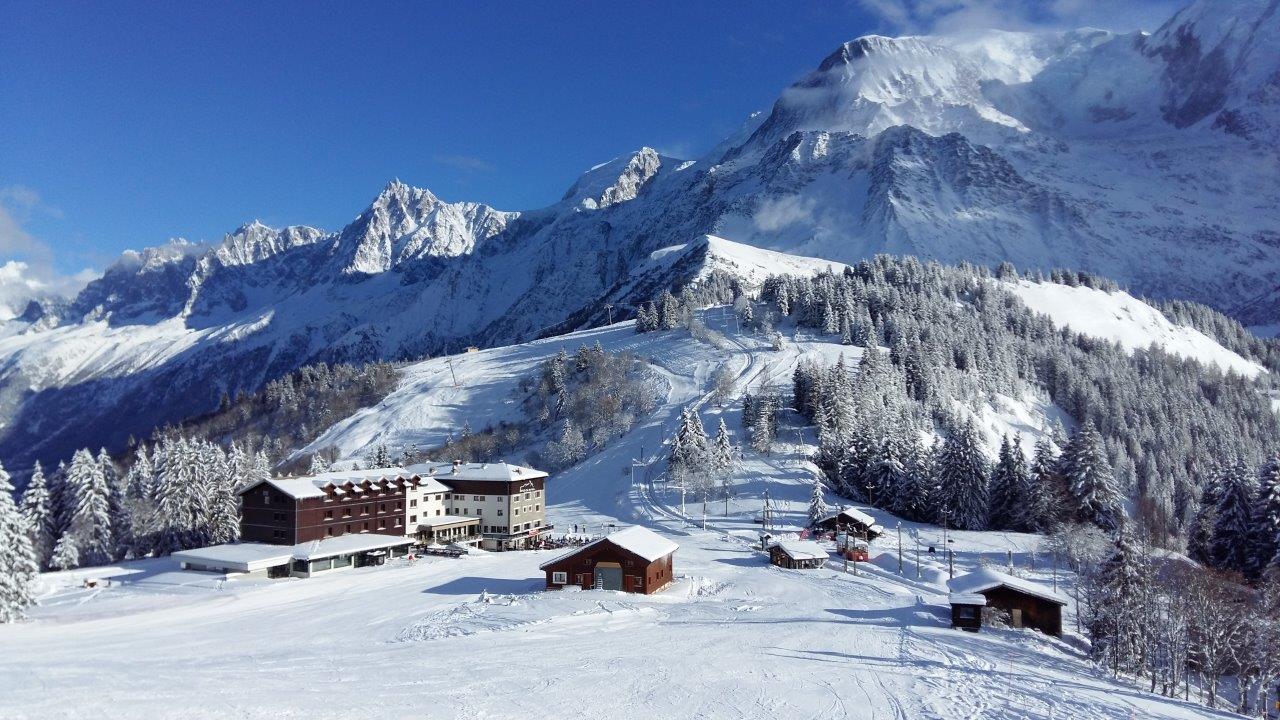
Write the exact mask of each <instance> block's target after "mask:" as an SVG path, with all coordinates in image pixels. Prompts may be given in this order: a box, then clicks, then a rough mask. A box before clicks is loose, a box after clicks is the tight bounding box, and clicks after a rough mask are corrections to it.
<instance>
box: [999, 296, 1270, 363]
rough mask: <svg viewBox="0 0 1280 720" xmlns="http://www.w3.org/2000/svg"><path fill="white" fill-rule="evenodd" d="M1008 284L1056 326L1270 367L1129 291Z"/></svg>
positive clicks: (1204, 359) (1128, 343)
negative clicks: (1172, 319)
mask: <svg viewBox="0 0 1280 720" xmlns="http://www.w3.org/2000/svg"><path fill="white" fill-rule="evenodd" d="M1005 287H1007V288H1008V289H1009V290H1011V291H1012V292H1013V293H1014V294H1015V295H1017V296H1018V297H1019V298H1021V299H1022V302H1023V303H1025V304H1026V306H1027V307H1029V308H1031V309H1032V310H1033V311H1035V312H1038V313H1043V314H1045V315H1048V316H1049V318H1050V319H1051V320H1052V321H1053V323H1054V324H1055V325H1058V326H1059V327H1067V328H1070V329H1071V330H1073V331H1075V332H1078V333H1081V334H1084V335H1089V336H1092V337H1096V338H1102V339H1104V340H1113V341H1115V342H1118V343H1120V345H1121V346H1123V347H1124V348H1125V349H1126V350H1128V351H1130V352H1132V351H1133V350H1136V349H1138V348H1145V347H1149V346H1151V345H1156V346H1157V347H1159V348H1161V349H1162V350H1164V351H1165V352H1167V353H1171V354H1173V355H1177V356H1179V357H1182V358H1186V359H1188V360H1196V361H1199V362H1201V363H1204V364H1206V365H1217V366H1218V367H1219V368H1221V369H1222V370H1223V371H1231V372H1235V373H1238V374H1240V375H1244V376H1245V377H1257V376H1258V375H1259V374H1261V373H1263V372H1265V370H1264V369H1263V367H1262V366H1261V365H1259V364H1258V363H1255V362H1252V361H1250V360H1246V359H1245V358H1243V357H1241V356H1240V355H1238V354H1236V353H1234V352H1232V351H1230V350H1228V349H1226V348H1224V347H1222V346H1221V345H1219V344H1218V342H1217V341H1216V340H1214V339H1213V338H1211V337H1209V336H1208V335H1205V334H1204V333H1202V332H1200V331H1199V330H1194V329H1192V328H1189V327H1184V326H1182V325H1175V324H1173V323H1172V322H1169V319H1168V318H1166V317H1165V316H1164V315H1163V314H1162V313H1161V312H1160V311H1159V310H1157V309H1155V308H1153V307H1151V306H1150V305H1148V304H1146V303H1144V302H1142V301H1141V300H1139V299H1137V298H1135V297H1133V296H1132V295H1130V294H1129V293H1126V292H1106V291H1103V290H1095V289H1093V288H1088V287H1070V286H1067V285H1058V284H1056V283H1034V282H1029V281H1027V280H1019V281H1018V282H1016V283H1005Z"/></svg>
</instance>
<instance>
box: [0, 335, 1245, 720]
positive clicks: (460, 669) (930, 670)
mask: <svg viewBox="0 0 1280 720" xmlns="http://www.w3.org/2000/svg"><path fill="white" fill-rule="evenodd" d="M706 317H707V318H708V323H709V324H710V325H712V326H713V327H717V326H718V327H719V328H720V329H722V330H727V327H726V320H727V316H726V315H725V314H724V313H722V312H721V311H718V310H711V311H708V312H707V313H706ZM596 340H599V341H600V342H601V344H602V345H603V346H604V347H606V348H608V349H621V348H630V349H632V350H633V351H635V352H637V353H638V354H641V355H642V356H644V357H647V358H649V359H650V362H652V363H653V364H654V366H655V368H657V369H658V371H659V372H660V373H661V374H662V376H663V378H664V379H665V381H666V383H667V386H668V388H667V395H666V399H665V402H664V403H663V404H662V405H661V406H660V407H659V409H658V410H657V411H655V413H653V415H651V416H650V417H649V418H648V419H646V420H645V421H644V422H642V423H641V424H640V425H638V426H637V427H636V428H635V429H634V430H633V431H632V432H631V433H630V434H628V435H627V436H624V437H623V438H622V439H621V440H619V441H618V442H616V443H615V444H613V445H612V446H610V447H608V448H606V449H605V450H604V451H603V452H600V453H598V454H596V455H595V456H593V457H591V458H589V459H588V460H586V461H584V462H583V463H581V464H580V465H578V466H576V467H574V468H573V469H571V470H568V471H565V472H563V473H559V474H557V475H556V476H554V477H553V478H552V479H551V481H550V482H549V484H548V496H549V502H550V503H551V506H550V508H549V511H550V519H551V521H552V522H554V523H555V525H556V527H557V529H558V530H567V529H570V528H571V527H572V526H573V525H575V524H576V525H579V526H582V525H585V526H587V529H588V530H589V531H591V532H600V531H601V530H602V529H603V527H604V526H605V525H606V524H609V523H614V524H617V525H619V526H622V525H626V524H633V523H638V524H643V525H645V526H647V527H650V528H652V529H654V530H656V531H658V532H660V533H662V534H664V535H665V536H667V537H670V538H672V539H673V540H675V541H676V542H678V543H680V546H681V548H680V550H679V552H678V553H677V554H676V559H675V571H676V575H677V581H676V582H675V583H674V584H673V585H672V586H671V587H670V588H668V589H667V590H666V591H664V592H662V593H660V594H658V595H655V596H651V597H638V596H633V595H626V594H621V593H613V592H601V591H592V592H563V593H546V592H542V591H541V587H542V576H541V574H540V573H539V572H538V570H537V566H538V565H539V564H540V563H541V562H544V561H545V560H547V559H548V558H550V557H552V556H553V555H554V554H555V553H557V552H559V551H554V550H553V551H546V552H513V553H503V554H490V553H478V554H474V555H471V556H468V557H465V558H462V559H458V560H452V559H428V560H419V561H417V562H416V563H414V564H409V563H408V562H407V561H404V560H397V561H393V562H392V563H391V564H390V565H388V566H387V567H383V568H362V569H356V570H349V571H339V572H337V573H334V574H331V575H329V576H327V577H325V576H320V577H316V578H311V579H307V580H283V581H259V582H244V581H240V582H237V581H228V582H222V581H220V580H218V579H217V578H216V576H212V575H205V574H195V573H183V572H179V571H176V570H175V569H174V565H173V562H172V561H170V560H167V559H160V560H147V561H140V562H134V563H126V564H122V565H121V566H118V567H116V568H111V569H91V570H81V571H73V572H69V573H55V574H50V575H47V576H45V577H44V582H45V588H44V590H43V593H44V604H43V605H42V606H41V607H39V608H37V609H35V610H34V611H33V612H32V617H33V620H32V621H31V622H28V623H24V624H20V625H16V626H3V627H0V647H3V648H4V652H3V653H0V717H5V718H10V717H12V718H28V717H29V718H51V717H77V718H79V717H86V716H103V717H113V718H114V717H125V718H157V717H184V718H193V717H194V718H200V717H241V718H280V717H285V718H288V717H307V718H330V717H332V718H337V717H343V718H349V717H361V716H368V715H372V714H377V715H380V716H386V717H406V718H407V717H414V718H423V717H428V718H452V717H489V716H503V717H521V716H529V717H564V718H597V717H602V716H610V715H619V714H621V715H632V714H644V715H646V716H650V717H661V718H685V717H702V718H743V717H751V718H757V717H760V718H779V717H786V718H807V717H813V718H817V717H822V718H831V717H850V718H944V719H948V720H949V719H952V718H956V719H959V718H1131V717H1142V718H1200V717H1230V716H1229V715H1227V714H1223V713H1213V712H1210V711H1207V710H1204V709H1202V708H1199V707H1197V706H1195V705H1193V704H1186V703H1182V702H1180V701H1176V700H1169V699H1165V698H1160V697H1158V696H1153V695H1148V694H1146V693H1144V692H1141V691H1139V690H1137V689H1134V688H1131V687H1129V686H1127V685H1124V684H1115V683H1112V682H1111V681H1110V680H1109V679H1107V677H1106V676H1105V674H1104V673H1099V672H1096V671H1095V670H1094V669H1093V668H1092V667H1091V666H1090V665H1089V664H1088V663H1087V662H1086V661H1084V660H1083V656H1082V653H1081V650H1080V648H1081V643H1080V641H1079V640H1078V639H1072V638H1068V639H1066V640H1054V639H1050V638H1046V637H1044V636H1041V635H1039V634H1036V633H1033V632H1030V631H984V632H983V633H981V634H978V635H973V634H969V633H963V632H960V631H956V630H952V629H950V628H949V627H948V626H947V617H948V614H947V612H948V611H947V606H946V605H945V594H944V590H943V588H942V586H941V585H939V584H938V583H937V582H936V581H937V580H938V579H939V578H945V563H943V562H942V561H941V558H940V557H939V558H936V559H935V560H933V561H930V560H925V561H924V562H923V563H922V565H921V567H920V569H919V572H918V574H917V570H916V567H915V565H914V563H913V562H912V557H913V555H914V554H915V548H916V543H915V538H916V537H918V538H919V540H920V541H921V545H922V546H923V547H927V546H929V545H934V546H936V547H942V546H943V545H942V537H941V533H940V531H939V530H938V529H936V528H932V527H929V526H918V525H915V524H912V523H903V539H904V541H903V545H904V546H905V550H906V552H905V554H904V560H905V568H904V572H903V574H902V575H901V576H900V575H899V574H898V572H897V535H896V532H895V531H894V529H895V525H896V521H895V520H894V519H893V518H890V517H888V516H886V515H885V514H884V513H882V512H879V511H876V510H871V512H873V513H874V514H876V515H877V517H878V518H879V519H880V520H881V521H882V522H883V523H884V524H885V525H886V526H887V527H888V528H890V532H889V533H888V535H887V536H886V537H885V538H883V539H882V540H881V541H878V542H877V543H876V547H875V554H876V558H875V563H874V564H873V565H863V566H862V567H861V569H860V572H859V574H858V575H856V576H855V575H852V574H845V573H843V572H841V570H840V564H839V563H838V562H836V561H832V562H831V563H830V564H829V566H828V568H827V569H823V570H816V571H788V570H781V569H777V568H773V567H770V566H768V565H767V562H766V560H765V558H764V556H763V555H762V554H761V553H759V552H757V551H755V550H754V549H753V548H752V546H751V541H752V540H753V539H754V534H755V532H756V530H757V528H758V526H756V525H754V524H753V523H752V522H751V517H752V516H753V515H754V514H755V513H757V512H758V511H759V510H760V497H761V496H762V494H763V492H764V491H765V490H766V488H767V489H768V491H769V494H770V496H771V497H772V498H773V499H774V502H775V504H776V506H777V508H778V521H779V522H780V524H782V525H784V526H786V525H790V526H798V525H799V524H802V523H803V519H804V512H805V509H806V505H807V499H808V495H809V491H810V488H811V483H812V480H813V474H814V472H815V469H814V468H813V466H812V465H811V464H810V463H808V462H807V461H805V460H804V459H803V456H804V454H805V453H807V452H809V451H811V450H812V446H811V444H810V443H811V442H812V438H811V437H803V436H801V435H799V434H798V433H796V432H795V431H792V430H788V431H787V433H789V434H791V435H794V436H795V437H787V436H785V435H784V437H783V438H782V440H781V442H779V444H778V446H777V448H776V449H775V451H774V452H773V453H771V454H769V455H767V456H760V455H756V454H754V453H751V452H750V451H747V452H746V453H745V457H744V459H743V461H742V463H741V465H740V467H739V470H738V473H737V476H736V478H735V483H734V496H733V498H732V499H731V500H730V501H729V503H728V512H727V514H726V512H725V510H726V508H725V505H724V503H714V504H713V505H712V506H711V508H710V514H709V517H708V519H707V527H706V529H703V528H701V527H697V526H694V525H693V524H691V523H689V522H686V521H684V520H682V519H681V518H680V513H679V506H680V500H679V497H678V494H676V493H675V492H671V491H667V492H664V491H663V489H662V486H661V483H656V484H654V485H652V486H651V485H650V483H649V482H646V478H648V479H654V475H655V473H651V472H646V470H645V468H644V467H641V468H640V469H639V470H637V472H636V476H635V477H636V481H635V482H634V483H633V482H632V479H631V469H630V462H631V460H632V458H636V457H640V455H641V448H643V449H644V452H645V454H646V455H649V456H653V455H655V454H659V453H660V451H659V450H658V448H659V446H660V443H661V441H662V440H663V438H664V437H667V436H668V435H669V434H670V433H671V432H672V430H673V429H674V427H675V422H676V420H677V419H678V416H679V413H680V410H681V409H682V408H683V407H684V406H685V405H686V404H689V403H694V404H697V405H699V406H700V407H701V408H702V411H703V416H704V423H705V424H706V425H707V426H708V427H709V428H714V427H715V424H716V423H717V421H718V417H719V415H720V413H721V412H722V411H721V410H720V409H718V408H715V407H710V406H707V404H706V402H705V398H706V397H707V393H708V392H709V390H710V388H709V381H710V377H711V375H712V372H713V371H714V369H715V368H716V367H717V366H718V365H719V363H721V362H728V363H730V367H731V368H732V369H733V371H734V372H735V374H736V376H737V377H738V378H739V382H738V386H737V390H738V392H739V393H740V392H741V391H742V390H743V389H744V388H748V387H749V388H752V389H754V388H756V387H757V386H758V384H759V382H760V381H761V380H764V381H766V382H771V383H777V384H785V383H788V382H789V381H790V374H791V368H792V367H793V366H794V363H795V362H796V361H797V360H798V359H799V358H800V357H802V356H803V355H805V354H809V353H821V354H823V355H825V356H827V357H828V358H829V359H834V358H835V357H836V356H838V355H839V354H840V353H841V352H848V350H849V349H848V348H842V347H841V346H839V345H833V344H830V343H827V342H822V341H820V340H817V339H812V338H809V339H806V338H803V337H802V338H794V337H793V338H791V340H790V341H789V342H788V343H787V344H786V346H785V348H784V350H783V351H782V352H773V351H770V350H768V349H767V348H766V347H765V346H764V345H763V343H761V342H760V341H759V340H757V339H755V338H750V337H744V336H734V335H731V334H730V335H728V337H727V339H726V341H725V342H724V347H723V349H720V350H713V349H711V348H709V347H708V346H707V345H705V344H700V343H698V342H696V341H694V340H692V339H690V338H689V337H688V334H687V333H685V332H683V331H672V332H668V333H651V334H646V335H636V334H634V333H633V332H632V331H631V329H630V328H629V327H626V326H625V325H618V326H613V327H610V328H602V329H597V330H591V331H585V332H583V333H577V334H575V335H574V336H570V337H568V338H562V339H560V340H558V341H544V342H541V343H533V344H530V345H526V346H519V348H515V349H512V348H508V349H506V354H505V355H500V356H499V355H491V356H490V357H489V360H488V361H486V360H485V359H484V358H485V353H483V352H482V353H473V354H468V355H465V356H461V357H456V358H454V365H455V371H457V370H458V369H459V368H461V369H462V371H463V374H462V375H460V377H459V382H460V385H459V386H458V387H454V386H453V384H452V381H451V380H450V382H448V383H446V384H447V385H448V387H447V388H444V389H441V388H440V387H439V383H435V384H432V383H431V382H429V381H428V379H427V378H428V377H429V375H428V374H427V373H430V372H435V370H434V369H433V368H434V367H435V366H434V365H433V363H438V364H442V365H447V364H445V363H443V361H429V362H428V363H424V364H422V365H420V366H417V367H416V368H413V369H411V370H410V374H409V375H408V377H407V379H406V383H405V385H404V386H403V387H402V388H401V390H402V391H405V392H407V388H410V387H415V388H417V389H418V390H420V391H422V392H424V393H427V395H425V396H423V395H419V396H418V403H417V404H418V407H416V408H415V407H412V405H413V404H414V403H413V402H412V398H410V397H408V396H407V395H406V397H403V398H397V395H399V394H400V393H397V394H394V395H393V396H392V397H391V398H389V399H388V402H387V403H386V404H385V405H384V406H383V407H382V408H380V409H378V410H376V411H375V412H374V413H371V414H380V415H382V420H380V422H382V421H385V422H388V423H399V425H397V426H396V427H397V428H398V431H399V432H410V431H413V432H418V433H421V434H420V435H419V437H421V438H423V439H426V438H429V437H431V436H432V435H431V433H436V432H441V431H442V430H441V429H440V428H442V427H443V426H444V425H446V424H450V423H452V421H454V420H456V419H457V415H456V413H457V412H459V411H460V410H459V408H463V407H466V408H468V411H472V410H474V411H475V412H481V411H482V410H483V411H484V412H492V413H496V414H500V413H502V412H506V411H508V410H509V408H506V407H505V406H504V405H503V403H502V401H501V398H502V397H504V394H505V393H504V391H503V390H501V387H500V386H502V385H504V384H506V383H505V381H504V380H503V378H504V377H507V378H514V377H517V376H518V375H519V374H520V372H523V371H520V372H517V370H516V368H517V366H520V365H527V367H532V364H533V363H536V361H537V359H539V358H541V357H545V356H547V355H548V354H552V353H554V352H556V351H557V350H558V349H559V347H560V345H561V344H564V345H565V346H566V347H567V349H569V350H570V351H571V352H572V350H573V349H575V348H576V347H577V345H578V344H580V343H588V344H589V343H594V342H595V341H596ZM490 352H491V353H496V352H497V351H490ZM855 359H856V358H855V357H853V356H852V355H851V356H850V357H849V361H850V362H853V361H854V360H855ZM468 363H474V366H472V365H469V364H468ZM443 369H444V373H446V375H447V373H448V369H447V367H444V368H443ZM414 373H418V374H417V375H415V374H414ZM504 373H506V374H505V375H504ZM415 378H416V380H415ZM415 382H416V383H417V384H416V385H415V384H414V383H415ZM433 392H434V393H437V394H435V395H432V394H430V393H433ZM485 398H488V404H487V405H486V404H485V403H484V402H481V401H483V400H485ZM473 399H474V400H476V401H477V402H476V404H474V405H473V404H472V400H473ZM450 402H452V403H453V404H450ZM437 404H438V405H439V406H440V407H441V408H443V409H439V408H437V409H434V410H432V409H427V408H425V407H424V406H432V405H437ZM485 408H487V409H485ZM723 412H725V413H726V420H727V422H728V425H729V427H730V428H731V429H733V430H735V431H736V430H737V428H738V425H739V418H738V411H737V409H736V407H735V406H731V408H730V409H728V410H725V411H723ZM470 420H471V422H472V424H473V426H477V427H478V426H479V424H478V422H477V421H478V420H480V418H479V416H471V417H470ZM366 421H367V422H368V423H372V422H373V419H372V418H366ZM366 421H360V420H359V419H358V418H357V419H353V421H352V422H350V423H346V424H343V425H340V426H338V427H336V428H334V437H335V438H343V442H344V443H345V442H349V443H350V446H351V447H357V446H358V444H359V442H362V441H363V438H362V437H361V436H360V433H363V432H367V430H362V429H361V428H365V427H366ZM437 425H439V427H437ZM453 427H457V425H453ZM657 467H658V466H655V468H657ZM830 501H831V502H833V503H834V502H835V501H836V499H835V498H830ZM688 512H689V514H690V515H691V516H694V517H695V518H696V520H697V522H699V523H700V522H701V508H700V507H694V506H693V505H692V503H691V504H690V506H689V508H688ZM952 537H953V539H954V543H953V546H952V547H953V548H954V549H955V550H956V553H957V558H956V564H957V570H960V571H963V570H967V569H971V568H973V567H976V566H977V565H978V563H979V562H980V561H981V560H985V561H986V562H989V563H991V564H994V565H997V566H999V565H1003V564H1004V563H1005V562H1006V552H1008V551H1012V552H1013V562H1014V564H1015V565H1016V566H1017V567H1018V568H1019V572H1020V573H1021V574H1023V575H1025V576H1027V577H1030V578H1032V579H1037V580H1041V581H1044V582H1046V583H1048V582H1050V576H1049V574H1048V573H1047V572H1046V568H1045V561H1046V560H1047V557H1045V556H1037V558H1036V567H1037V568H1038V569H1037V570H1036V571H1034V572H1033V571H1030V570H1028V569H1027V567H1028V565H1029V564H1030V563H1031V562H1032V559H1033V556H1032V554H1031V553H1032V552H1033V551H1035V550H1036V548H1037V547H1038V544H1039V538H1038V537H1036V536H1033V535H1023V534H1016V533H963V532H957V533H952ZM924 555H925V557H926V558H927V557H928V554H927V553H925V554H924ZM917 575H918V579H917ZM108 576H112V577H114V580H115V582H114V583H113V584H112V585H111V586H109V587H106V588H99V589H95V590H84V589H81V588H80V587H79V585H80V583H81V580H82V579H83V578H85V577H95V578H104V577H108ZM1060 579H1061V580H1062V583H1063V585H1062V587H1063V589H1064V590H1066V589H1067V588H1068V582H1069V579H1068V578H1066V577H1061V578H1060ZM1064 624H1065V625H1067V626H1068V627H1069V628H1070V627H1073V626H1074V615H1072V614H1068V616H1067V618H1066V619H1065V623H1064Z"/></svg>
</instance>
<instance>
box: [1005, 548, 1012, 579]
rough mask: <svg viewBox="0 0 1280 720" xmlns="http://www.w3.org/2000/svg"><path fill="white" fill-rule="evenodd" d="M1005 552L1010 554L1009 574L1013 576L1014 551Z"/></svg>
mask: <svg viewBox="0 0 1280 720" xmlns="http://www.w3.org/2000/svg"><path fill="white" fill-rule="evenodd" d="M1005 552H1007V553H1009V574H1010V575H1012V574H1013V551H1012V550H1006V551H1005Z"/></svg>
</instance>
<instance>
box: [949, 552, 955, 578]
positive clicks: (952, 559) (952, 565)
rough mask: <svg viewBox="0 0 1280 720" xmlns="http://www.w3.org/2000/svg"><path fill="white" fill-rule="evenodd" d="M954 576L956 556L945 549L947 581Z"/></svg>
mask: <svg viewBox="0 0 1280 720" xmlns="http://www.w3.org/2000/svg"><path fill="white" fill-rule="evenodd" d="M955 576H956V554H955V553H953V552H951V548H947V579H951V578H954V577H955Z"/></svg>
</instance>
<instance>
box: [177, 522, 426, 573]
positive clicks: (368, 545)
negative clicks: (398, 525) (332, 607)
mask: <svg viewBox="0 0 1280 720" xmlns="http://www.w3.org/2000/svg"><path fill="white" fill-rule="evenodd" d="M413 542H414V541H413V538H409V537H402V536H396V535H376V534H369V533H359V534H351V535H343V536H341V537H333V538H326V539H324V540H315V541H312V542H306V543H300V544H298V545H268V544H266V543H255V542H246V543H228V544H225V545H212V546H210V547H204V548H196V549H193V550H182V551H179V552H176V553H173V555H172V556H171V557H173V558H174V559H175V560H177V561H178V562H179V563H180V564H181V566H182V569H183V570H196V571H202V572H214V573H220V574H223V575H229V576H243V577H265V578H281V577H290V576H292V577H311V576H312V575H315V574H316V573H320V572H325V571H329V570H341V569H344V568H351V567H364V566H367V565H381V564H382V563H383V562H385V561H386V560H387V559H388V558H392V557H402V556H404V555H407V554H408V552H409V546H410V545H412V544H413Z"/></svg>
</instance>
